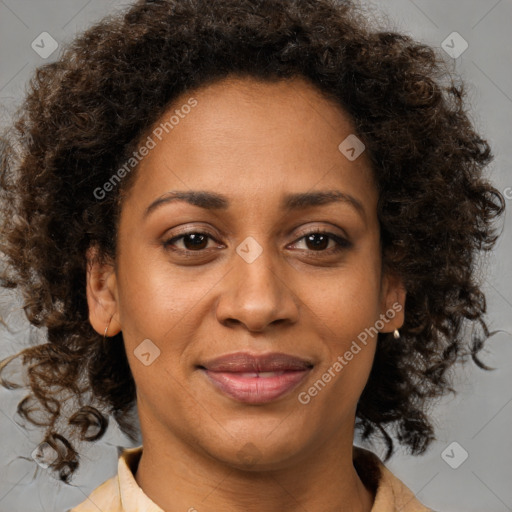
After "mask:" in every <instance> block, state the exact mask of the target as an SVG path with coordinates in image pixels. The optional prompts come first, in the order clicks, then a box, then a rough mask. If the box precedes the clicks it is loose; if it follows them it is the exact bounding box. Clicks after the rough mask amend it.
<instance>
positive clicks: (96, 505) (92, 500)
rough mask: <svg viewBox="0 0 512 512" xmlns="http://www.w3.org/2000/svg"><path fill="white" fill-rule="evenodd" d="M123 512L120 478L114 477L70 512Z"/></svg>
mask: <svg viewBox="0 0 512 512" xmlns="http://www.w3.org/2000/svg"><path fill="white" fill-rule="evenodd" d="M98 510H105V511H107V510H108V512H122V510H123V509H122V505H121V496H120V494H119V485H118V476H117V475H116V476H114V477H112V478H110V479H109V480H107V481H106V482H103V483H102V484H101V485H100V486H99V487H97V488H96V489H95V490H94V491H93V492H92V493H91V494H90V495H89V496H88V497H87V498H86V499H85V500H84V501H83V502H82V503H80V504H79V505H77V506H76V507H74V508H72V509H70V510H69V511H68V512H98Z"/></svg>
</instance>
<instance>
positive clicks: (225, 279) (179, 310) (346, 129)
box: [87, 78, 405, 512]
mask: <svg viewBox="0 0 512 512" xmlns="http://www.w3.org/2000/svg"><path fill="white" fill-rule="evenodd" d="M190 96H193V97H194V98H195V99H196V100H197V102H198V104H197V106H196V107H195V108H194V109H193V110H192V112H191V113H190V114H189V115H188V116H186V117H185V118H184V119H180V122H179V124H178V125H177V126H176V127H175V128H174V129H173V130H172V131H170V133H169V134H168V135H166V136H165V138H163V140H162V141H161V142H159V143H158V144H157V145H156V147H155V148H154V149H152V150H151V152H150V153H149V154H148V156H146V157H145V158H144V160H143V161H142V162H141V164H140V166H139V168H138V170H137V173H138V174H137V177H136V180H135V182H134V185H133V187H132V188H131V189H130V191H129V194H128V195H127V196H126V197H125V198H124V202H123V206H122V211H121V217H120V223H119V231H118V253H117V255H116V262H115V264H113V265H108V264H103V265H101V264H100V263H98V262H95V261H94V251H93V250H91V251H90V252H89V255H88V256H89V261H90V265H89V270H88V274H87V299H88V304H89V311H90V317H89V319H90V322H91V324H92V326H93V327H94V329H95V330H96V331H97V332H98V333H100V334H103V333H104V331H105V327H106V326H107V324H108V323H109V321H110V324H109V328H108V336H113V335H115V334H116V333H118V332H119V331H121V330H122V332H123V339H124V343H125V347H126V350H127V356H128V359H129V364H130V368H131V370H132V373H133V376H134V379H135V382H136V385H137V405H138V412H139V417H140V424H141V429H142V439H143V446H144V451H143V455H142V458H141V461H140V464H139V467H138V470H137V473H136V480H137V482H138V484H139V485H140V486H141V488H142V489H143V491H144V492H145V493H146V494H147V495H148V496H149V497H150V498H151V499H152V500H153V501H155V503H157V504H158V505H159V506H160V507H161V508H163V509H164V510H188V509H189V508H190V507H195V508H197V509H198V510H200V511H211V512H213V511H218V510H237V511H238V510H240V511H242V510H244V511H251V510H266V511H269V512H273V511H278V510H279V511H283V510H285V511H292V510H299V509H300V510H322V511H334V510H352V511H370V509H371V506H372V503H373V498H374V497H373V496H372V495H371V493H370V492H369V491H368V490H367V489H366V488H365V487H364V485H363V483H362V481H361V480H360V478H359V476H358V474H357V472H356V471H355V468H354V466H353V463H352V443H353V435H354V422H355V411H356V405H357V402H358V399H359V397H360V395H361V393H362V391H363V389H364V386H365V384H366V382H367V379H368V376H369V373H370V370H371V367H372V363H373V357H374V354H375V344H376V342H377V338H376V337H375V338H369V341H368V344H367V345H366V346H363V348H362V350H361V351H360V352H359V353H358V354H357V355H355V356H354V358H353V359H352V360H351V361H350V362H349V363H348V364H347V365H346V366H345V367H344V368H343V370H342V371H341V372H339V373H338V374H337V375H336V377H335V378H333V379H332V380H331V382H330V383H329V384H327V385H326V386H325V388H324V389H323V390H322V391H321V392H319V393H318V395H317V396H315V397H314V398H313V399H312V400H311V401H310V403H309V404H307V405H303V404H301V403H300V402H299V401H298V399H297V395H298V393H299V392H301V391H304V390H307V389H308V388H309V387H310V386H311V385H312V384H313V383H314V382H315V381H316V380H317V379H319V378H321V376H322V374H323V373H324V372H325V371H326V370H327V369H328V368H329V367H331V366H332V365H333V363H334V362H335V361H336V360H337V357H338V356H340V355H343V354H344V353H345V352H346V351H347V350H348V349H349V348H350V345H351V343H352V341H353V340H355V339H357V336H358V334H359V333H360V332H362V331H363V330H364V329H365V328H367V327H370V326H373V325H374V324H375V322H376V321H377V320H378V319H379V318H382V317H381V316H380V315H382V314H385V312H386V311H388V310H389V309H391V307H392V305H393V304H396V303H399V304H400V305H401V306H404V305H405V291H404V288H403V286H402V283H401V282H400V281H399V280H398V279H396V278H394V277H393V276H390V275H384V274H383V273H382V261H381V250H380V242H379V236H380V235H379V223H378V218H377V199H378V193H377V189H376V186H375V183H374V180H373V175H372V170H371V167H370V164H369V161H368V159H367V158H366V156H365V154H364V153H363V154H362V155H361V156H360V157H359V158H357V159H356V160H355V161H352V162H351V161H349V160H348V159H346V158H345V157H344V156H343V154H342V153H341V152H340V151H339V150H338V145H339V144H340V142H341V141H343V140H344V139H345V138H346V137H347V136H348V135H350V134H351V133H354V130H353V127H352V124H351V121H350V119H349V118H348V116H347V115H346V114H345V113H344V112H343V110H342V109H341V108H340V107H339V106H337V105H336V104H334V103H332V102H331V101H329V100H328V99H325V98H324V97H323V96H322V95H321V94H320V93H319V92H318V91H317V90H316V89H315V88H314V87H312V86H311V85H310V84H309V83H308V82H306V81H303V80H302V79H298V78H295V79H293V80H290V81H280V82H277V83H260V82H257V81H255V80H254V79H241V78H237V79H235V78H230V79H228V80H223V81H221V82H219V83H216V84H213V85H209V86H207V87H204V88H201V89H199V90H197V91H194V93H193V94H191V93H187V95H184V96H182V97H180V98H178V100H177V101H176V102H174V103H173V105H172V107H171V108H170V109H169V112H172V111H173V110H174V109H175V108H178V107H179V106H180V105H182V104H184V103H186V101H187V99H188V98H189V97H190ZM169 115H170V114H166V115H165V116H163V117H164V118H166V119H167V118H168V117H169ZM171 190H179V191H190V190H194V191H199V190H201V191H210V192H217V193H220V194H224V195H226V196H227V197H228V199H229V201H230V206H229V207H228V208H227V209H225V210H206V209H203V208H200V207H198V206H194V205H190V204H188V203H185V202H179V201H175V202H170V203H167V204H164V205H161V206H160V207H158V208H155V209H154V210H153V211H152V212H151V213H150V214H149V215H148V216H147V217H145V216H144V212H145V210H146V208H147V207H148V206H149V205H150V204H151V203H152V202H153V201H155V200H156V199H158V198H159V197H161V196H162V195H163V194H165V193H166V192H168V191H171ZM320 190H339V191H341V192H344V193H346V194H350V195H351V196H353V197H355V198H356V199H357V200H359V201H360V203H361V204H362V207H363V212H358V210H357V209H356V208H354V207H353V206H351V205H350V204H348V203H341V202H339V203H331V204H325V205H317V206H314V207H309V208H305V209H301V210H299V211H292V212H286V211H284V210H283V209H281V207H280V203H281V200H282V198H283V196H284V195H285V194H289V193H299V192H312V191H320ZM314 230H319V231H320V232H322V233H326V232H330V233H333V234H334V235H336V236H340V237H341V238H345V239H347V240H348V241H349V242H350V246H348V247H341V250H340V251H339V252H337V253H335V252H332V249H331V248H335V247H336V246H337V244H336V242H335V240H333V239H332V238H330V239H328V245H327V242H326V243H325V245H322V244H320V246H321V248H320V249H315V245H314V244H313V243H308V239H307V238H304V237H305V235H307V234H309V233H310V232H311V231H314ZM183 231H186V232H189V233H198V232H199V233H208V234H209V235H210V237H211V238H207V239H206V240H205V242H204V243H203V244H202V245H201V246H200V247H201V248H200V249H194V244H193V243H192V242H191V241H190V239H187V238H186V237H185V238H181V239H179V240H177V241H174V242H173V244H174V245H173V246H172V247H171V246H170V247H167V248H166V247H165V246H164V242H165V241H167V240H169V239H171V238H173V237H176V236H179V235H183ZM247 237H252V238H254V239H255V240H256V241H257V243H258V244H259V245H260V246H261V248H262V253H261V254H260V256H259V257H257V258H256V259H255V260H254V261H253V262H252V263H248V262H247V261H245V260H244V259H243V258H242V257H240V256H239V254H238V253H237V252H236V248H237V247H238V246H239V245H240V244H241V243H242V242H243V241H244V240H245V239H246V238H247ZM196 243H197V242H196ZM173 249H174V250H173ZM185 249H189V251H195V252H193V253H191V256H190V257H188V258H187V257H185V256H183V252H184V250H185ZM111 317H112V319H111ZM403 320H404V318H403V309H402V310H401V311H400V312H397V313H396V315H395V316H394V318H393V319H389V321H388V322H387V323H386V324H385V327H384V329H382V330H381V331H382V332H391V331H393V330H394V329H396V328H400V327H401V325H402V323H403ZM145 339H150V340H151V341H152V342H153V343H154V344H155V345H156V346H157V347H158V348H159V350H160V351H161V353H160V355H159V357H157V358H156V359H155V360H154V362H153V363H152V364H151V365H150V366H145V365H144V364H142V363H141V361H140V360H139V359H138V358H137V357H136V356H135V354H134V350H135V349H136V348H137V346H139V345H140V343H141V342H142V341H143V340H145ZM238 351H250V352H252V353H267V352H274V351H277V352H285V353H288V354H292V355H296V356H299V357H303V358H308V359H311V360H312V361H314V363H315V365H314V368H313V370H312V371H311V372H310V374H309V375H308V377H307V380H306V381H305V382H303V383H301V385H300V386H299V388H296V389H295V390H293V391H292V392H291V393H288V394H287V395H285V396H283V397H280V398H279V399H277V400H275V401H274V402H272V403H269V404H258V405H248V404H243V403H238V402H235V401H234V400H232V399H230V398H228V397H227V396H225V395H223V394H221V393H220V392H219V391H217V390H216V389H215V388H214V387H213V386H212V385H211V384H210V383H209V381H208V380H207V379H206V378H205V376H204V375H203V374H202V372H200V371H199V370H198V369H197V365H199V364H201V363H202V362H204V361H206V360H208V359H211V358H214V357H217V356H220V355H225V354H229V353H232V352H238ZM248 451H249V452H250V453H251V455H252V459H251V461H250V462H244V457H242V456H241V454H244V453H247V452H248ZM245 459H246V458H245Z"/></svg>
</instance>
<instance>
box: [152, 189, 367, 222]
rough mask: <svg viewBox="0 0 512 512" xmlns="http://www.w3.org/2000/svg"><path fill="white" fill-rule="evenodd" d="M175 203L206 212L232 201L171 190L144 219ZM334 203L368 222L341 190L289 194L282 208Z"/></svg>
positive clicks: (361, 209) (355, 201)
mask: <svg viewBox="0 0 512 512" xmlns="http://www.w3.org/2000/svg"><path fill="white" fill-rule="evenodd" d="M175 201H183V202H186V203H189V204H191V205H193V206H198V207H200V208H204V209H206V210H227V209H228V208H229V205H230V201H229V199H228V198H227V197H226V196H224V195H222V194H218V193H216V192H207V191H202V190H198V191H177V190H171V191H169V192H166V193H165V194H164V195H162V196H160V197H159V198H157V199H156V200H155V201H153V202H152V203H151V204H150V205H149V206H148V207H147V208H146V210H145V211H144V214H143V217H144V218H146V217H147V216H148V215H149V214H150V213H152V212H153V211H154V210H156V209H157V208H158V207H160V206H162V205H164V204H168V203H171V202H175ZM332 203H342V204H347V205H349V206H351V207H352V208H354V209H355V210H356V211H357V212H358V213H359V214H360V215H361V216H362V217H363V219H365V220H366V212H365V209H364V207H363V204H362V203H361V201H359V200H358V199H356V198H355V197H353V196H351V195H350V194H347V193H345V192H341V191H340V190H322V191H316V192H302V193H296V194H287V195H286V196H284V198H283V200H282V203H281V208H282V209H283V210H284V211H285V212H292V211H297V210H300V209H304V208H309V207H313V206H322V205H327V204H332Z"/></svg>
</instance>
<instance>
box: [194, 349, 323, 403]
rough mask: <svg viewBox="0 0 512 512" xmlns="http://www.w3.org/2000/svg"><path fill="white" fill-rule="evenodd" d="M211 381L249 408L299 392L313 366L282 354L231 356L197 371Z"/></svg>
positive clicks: (238, 354)
mask: <svg viewBox="0 0 512 512" xmlns="http://www.w3.org/2000/svg"><path fill="white" fill-rule="evenodd" d="M197 368H198V369H199V370H201V371H202V372H203V373H204V375H205V376H206V377H207V378H208V381H209V382H210V383H211V384H212V385H213V386H214V387H215V388H216V389H217V390H219V391H220V392H221V393H223V394H224V395H226V396H228V397H230V398H231V399H233V400H235V401H238V402H243V403H250V404H264V403H268V402H272V401H274V400H277V399H278V398H280V397H282V396H284V395H286V394H287V393H289V392H291V391H292V390H293V389H294V388H296V387H297V386H298V385H299V384H300V383H301V382H302V381H303V380H304V379H305V378H306V376H307V375H308V374H309V372H310V371H311V369H312V368H313V363H312V362H311V361H309V360H306V359H302V358H299V357H296V356H291V355H288V354H282V353H271V354H263V355H253V354H249V353H246V352H238V353H235V354H229V355H227V356H222V357H219V358H217V359H213V360H211V361H208V362H206V363H204V364H203V365H199V366H198V367H197Z"/></svg>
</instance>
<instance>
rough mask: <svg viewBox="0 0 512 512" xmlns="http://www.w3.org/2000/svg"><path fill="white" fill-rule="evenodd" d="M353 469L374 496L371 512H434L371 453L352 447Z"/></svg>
mask: <svg viewBox="0 0 512 512" xmlns="http://www.w3.org/2000/svg"><path fill="white" fill-rule="evenodd" d="M353 448H354V449H353V459H354V467H355V468H356V471H357V473H358V474H359V477H360V478H361V480H362V481H363V483H364V484H365V486H366V487H367V488H368V489H369V490H370V491H371V492H372V493H373V494H374V496H375V499H374V504H373V507H372V510H371V512H393V511H394V510H400V511H401V512H435V511H433V510H432V509H431V508H428V507H426V506H425V505H423V504H422V503H420V501H418V499H417V498H416V496H415V495H414V493H413V492H412V491H411V490H410V489H409V488H408V487H407V486H406V485H405V484H404V483H403V482H402V481H401V480H400V479H399V478H397V477H396V476H395V475H394V474H393V473H392V472H391V471H390V470H389V469H388V468H387V467H386V466H385V465H384V463H383V462H382V461H381V460H380V458H379V457H378V456H377V455H376V454H374V453H373V452H371V451H369V450H366V449H365V448H361V447H359V446H355V445H354V447H353Z"/></svg>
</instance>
